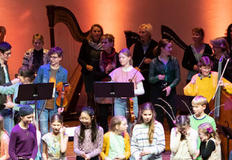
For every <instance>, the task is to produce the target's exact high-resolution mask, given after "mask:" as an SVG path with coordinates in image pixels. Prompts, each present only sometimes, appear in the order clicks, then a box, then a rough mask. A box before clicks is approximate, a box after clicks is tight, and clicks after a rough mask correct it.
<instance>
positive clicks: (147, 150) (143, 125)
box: [131, 103, 165, 160]
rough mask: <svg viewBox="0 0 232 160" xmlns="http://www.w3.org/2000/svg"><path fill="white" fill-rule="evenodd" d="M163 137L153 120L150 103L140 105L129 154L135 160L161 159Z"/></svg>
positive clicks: (161, 130)
mask: <svg viewBox="0 0 232 160" xmlns="http://www.w3.org/2000/svg"><path fill="white" fill-rule="evenodd" d="M164 149H165V135H164V129H163V126H162V124H161V123H159V122H158V121H156V120H155V111H154V109H153V105H152V103H144V104H142V106H141V108H140V112H139V118H138V122H137V124H136V125H135V126H134V128H133V131H132V137H131V154H132V158H134V159H135V160H140V159H144V160H145V159H157V160H158V159H160V160H161V159H162V156H161V153H162V152H163V151H164Z"/></svg>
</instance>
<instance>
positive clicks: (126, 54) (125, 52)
mask: <svg viewBox="0 0 232 160" xmlns="http://www.w3.org/2000/svg"><path fill="white" fill-rule="evenodd" d="M120 54H123V55H125V56H127V57H131V59H130V62H129V63H130V65H132V64H133V61H132V55H131V53H130V50H129V49H128V48H123V49H122V50H121V51H120V52H119V54H118V55H120Z"/></svg>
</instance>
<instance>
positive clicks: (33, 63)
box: [23, 33, 49, 73]
mask: <svg viewBox="0 0 232 160" xmlns="http://www.w3.org/2000/svg"><path fill="white" fill-rule="evenodd" d="M32 45H33V47H34V48H31V49H29V50H27V51H26V53H25V55H24V57H23V66H25V67H28V68H29V69H31V70H33V71H34V72H35V73H36V72H37V71H38V69H39V67H40V66H41V65H43V64H47V63H48V60H49V59H48V57H47V54H48V50H47V49H44V48H43V45H44V38H43V35H41V34H38V33H37V34H34V35H33V37H32Z"/></svg>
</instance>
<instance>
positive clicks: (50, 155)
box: [42, 114, 68, 160]
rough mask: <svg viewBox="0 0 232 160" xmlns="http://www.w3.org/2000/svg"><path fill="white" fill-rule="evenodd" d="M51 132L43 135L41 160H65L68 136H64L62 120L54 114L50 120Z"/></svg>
mask: <svg viewBox="0 0 232 160" xmlns="http://www.w3.org/2000/svg"><path fill="white" fill-rule="evenodd" d="M51 128H52V132H50V133H47V134H45V135H44V136H43V137H42V140H43V159H44V160H49V159H59V160H63V159H65V152H66V149H67V144H68V135H66V134H65V128H64V127H63V118H62V116H61V115H58V114H54V115H53V116H52V119H51Z"/></svg>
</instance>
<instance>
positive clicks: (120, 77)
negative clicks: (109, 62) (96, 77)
mask: <svg viewBox="0 0 232 160" xmlns="http://www.w3.org/2000/svg"><path fill="white" fill-rule="evenodd" d="M109 75H110V77H111V79H112V81H114V82H129V80H130V79H132V78H133V79H132V82H134V83H135V84H137V83H139V82H141V81H143V80H144V77H143V75H142V74H141V73H140V72H139V71H138V70H136V69H135V68H132V69H131V70H130V71H128V72H125V71H123V70H122V67H119V68H116V69H115V70H113V71H112V72H111V73H110V74H109Z"/></svg>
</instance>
